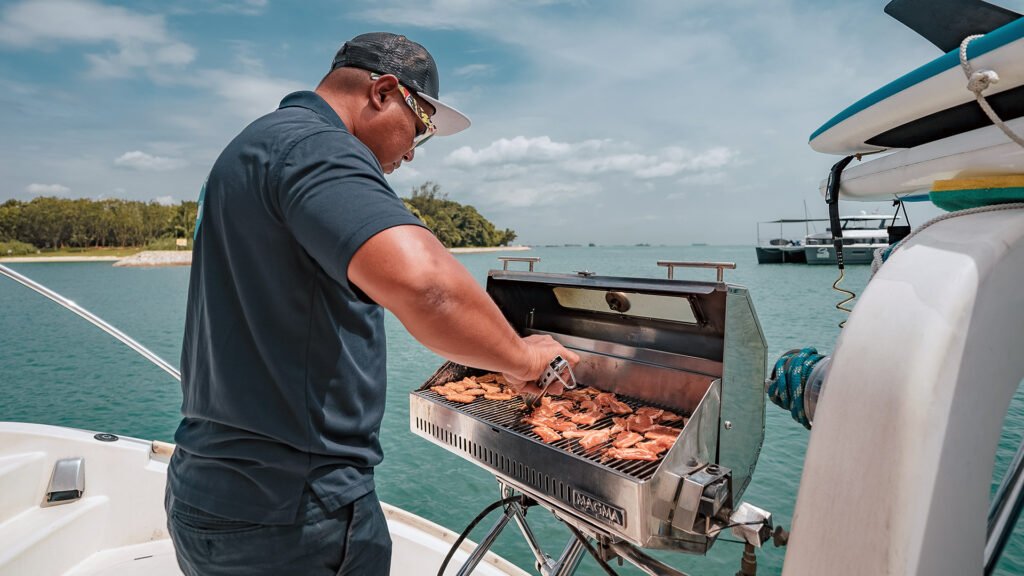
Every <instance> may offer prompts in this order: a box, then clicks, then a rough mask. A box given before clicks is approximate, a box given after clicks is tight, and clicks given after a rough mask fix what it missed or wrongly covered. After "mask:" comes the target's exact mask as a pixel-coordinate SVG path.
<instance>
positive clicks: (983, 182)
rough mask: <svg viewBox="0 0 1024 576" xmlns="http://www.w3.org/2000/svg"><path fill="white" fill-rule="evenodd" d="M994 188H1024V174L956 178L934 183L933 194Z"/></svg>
mask: <svg viewBox="0 0 1024 576" xmlns="http://www.w3.org/2000/svg"><path fill="white" fill-rule="evenodd" d="M992 188H1024V174H1007V175H1004V176H979V177H976V178H954V179H953V180H936V181H935V182H932V192H946V191H951V190H984V189H992Z"/></svg>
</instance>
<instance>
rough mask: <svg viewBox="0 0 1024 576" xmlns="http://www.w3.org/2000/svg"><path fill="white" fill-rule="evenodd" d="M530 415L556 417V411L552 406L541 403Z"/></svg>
mask: <svg viewBox="0 0 1024 576" xmlns="http://www.w3.org/2000/svg"><path fill="white" fill-rule="evenodd" d="M530 415H531V416H540V417H542V418H554V417H555V411H554V410H552V409H551V407H550V406H544V405H543V404H541V405H540V406H537V407H536V408H534V409H533V412H531V413H530Z"/></svg>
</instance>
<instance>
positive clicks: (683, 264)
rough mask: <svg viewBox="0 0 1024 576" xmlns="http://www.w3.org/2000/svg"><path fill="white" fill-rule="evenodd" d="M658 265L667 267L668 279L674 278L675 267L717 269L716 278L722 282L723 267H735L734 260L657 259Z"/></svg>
mask: <svg viewBox="0 0 1024 576" xmlns="http://www.w3.org/2000/svg"><path fill="white" fill-rule="evenodd" d="M658 266H664V267H666V268H668V279H669V280H675V275H674V272H675V269H676V268H715V269H717V270H718V274H717V279H718V281H719V282H724V278H725V269H726V268H729V269H730V270H735V269H736V263H735V262H678V261H674V260H658Z"/></svg>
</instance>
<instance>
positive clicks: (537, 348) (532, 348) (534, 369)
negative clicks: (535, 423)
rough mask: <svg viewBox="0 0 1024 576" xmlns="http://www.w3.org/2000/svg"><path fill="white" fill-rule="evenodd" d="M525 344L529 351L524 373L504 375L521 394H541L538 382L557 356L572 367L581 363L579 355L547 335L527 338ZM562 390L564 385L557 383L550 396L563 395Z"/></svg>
mask: <svg viewBox="0 0 1024 576" xmlns="http://www.w3.org/2000/svg"><path fill="white" fill-rule="evenodd" d="M523 344H525V345H526V350H527V354H526V356H527V358H526V359H527V362H526V363H525V364H524V367H523V371H522V372H517V373H515V374H513V373H509V372H506V373H504V374H502V375H503V376H504V377H505V379H506V380H508V382H509V384H510V385H511V386H512V388H514V389H515V390H516V391H517V392H518V393H520V394H522V393H524V392H526V393H529V394H540V392H541V389H540V387H538V386H537V384H536V382H537V380H539V379H540V377H541V376H543V375H544V371H545V370H547V368H548V365H549V364H551V361H552V360H554V358H555V356H561V357H562V358H564V359H565V361H566V362H568V363H569V365H570V366H576V364H577V363H579V361H580V356H579V354H577V353H575V352H573V351H572V350H569V349H568V348H566V347H565V346H562V345H561V344H559V343H558V341H557V340H555V339H554V338H552V337H551V336H548V335H546V334H534V335H532V336H527V337H526V338H523ZM562 390H563V387H562V384H561V383H559V382H557V381H556V382H554V383H553V384H551V386H550V387H549V388H548V394H555V395H558V394H561V393H562Z"/></svg>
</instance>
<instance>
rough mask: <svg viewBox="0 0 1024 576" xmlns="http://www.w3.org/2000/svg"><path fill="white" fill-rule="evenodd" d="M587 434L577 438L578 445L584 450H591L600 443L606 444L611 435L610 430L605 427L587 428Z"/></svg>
mask: <svg viewBox="0 0 1024 576" xmlns="http://www.w3.org/2000/svg"><path fill="white" fill-rule="evenodd" d="M586 432H587V435H586V436H583V437H581V438H580V439H579V442H580V446H582V447H583V449H584V450H593V449H594V448H597V447H598V446H600V445H602V444H606V443H607V442H608V440H609V438H610V437H611V434H610V431H609V430H608V429H607V428H602V429H601V430H587V431H586Z"/></svg>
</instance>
